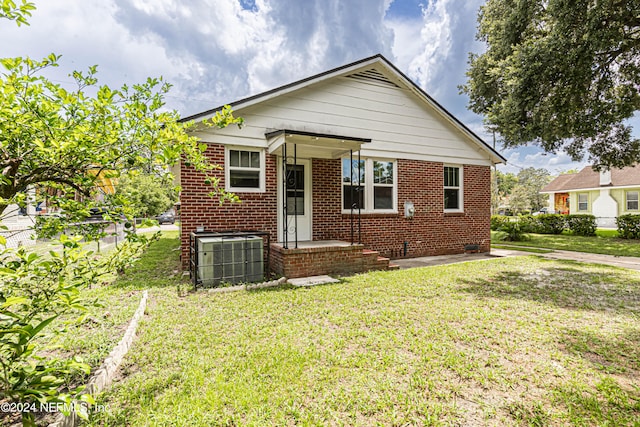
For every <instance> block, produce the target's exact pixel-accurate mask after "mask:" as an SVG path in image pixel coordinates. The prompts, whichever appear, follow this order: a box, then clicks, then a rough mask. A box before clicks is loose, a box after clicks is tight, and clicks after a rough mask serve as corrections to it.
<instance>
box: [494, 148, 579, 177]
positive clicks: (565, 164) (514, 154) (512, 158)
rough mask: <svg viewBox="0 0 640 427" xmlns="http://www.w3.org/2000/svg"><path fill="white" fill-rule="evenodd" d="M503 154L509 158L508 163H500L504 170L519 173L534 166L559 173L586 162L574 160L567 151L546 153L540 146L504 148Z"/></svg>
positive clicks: (501, 169)
mask: <svg viewBox="0 0 640 427" xmlns="http://www.w3.org/2000/svg"><path fill="white" fill-rule="evenodd" d="M502 155H503V156H504V157H506V158H507V164H506V165H499V166H498V169H499V170H500V171H502V172H512V173H515V174H517V173H518V172H519V171H520V170H522V169H525V168H529V167H533V168H544V169H547V170H548V171H549V172H551V174H552V175H559V174H561V173H564V172H566V171H568V170H570V169H578V170H579V169H582V168H583V167H585V166H586V165H587V163H586V162H584V161H583V162H574V161H572V160H571V157H569V156H568V155H567V154H565V153H557V154H550V153H545V152H544V151H542V150H541V149H540V148H538V147H533V146H528V147H518V148H510V149H506V150H502Z"/></svg>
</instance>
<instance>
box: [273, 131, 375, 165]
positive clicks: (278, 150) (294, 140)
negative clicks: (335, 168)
mask: <svg viewBox="0 0 640 427" xmlns="http://www.w3.org/2000/svg"><path fill="white" fill-rule="evenodd" d="M265 138H267V142H268V144H269V154H275V155H278V156H282V152H283V145H284V144H285V143H286V144H295V145H296V147H297V148H296V154H297V157H300V158H308V159H311V158H315V159H337V158H340V157H341V156H343V155H344V154H346V153H349V152H350V151H351V150H353V151H359V150H360V148H361V147H362V144H367V143H370V142H371V139H369V138H358V137H351V136H341V135H331V134H326V133H316V132H307V131H299V130H290V129H280V130H276V131H272V132H267V133H266V134H265ZM289 154H292V153H289Z"/></svg>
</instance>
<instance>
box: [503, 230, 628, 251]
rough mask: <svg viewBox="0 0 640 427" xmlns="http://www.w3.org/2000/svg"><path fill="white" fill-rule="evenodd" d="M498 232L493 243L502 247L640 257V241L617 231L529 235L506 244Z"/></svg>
mask: <svg viewBox="0 0 640 427" xmlns="http://www.w3.org/2000/svg"><path fill="white" fill-rule="evenodd" d="M497 234H498V233H497V232H496V231H492V232H491V241H492V242H493V243H495V244H496V245H499V246H501V247H504V246H524V247H532V248H545V249H559V250H565V251H577V252H590V253H594V254H605V255H617V256H635V257H640V241H638V240H630V239H619V238H618V237H616V236H617V232H616V231H615V230H598V231H597V236H594V237H584V236H573V235H571V234H568V233H566V232H565V233H563V234H558V235H554V234H534V233H527V235H528V236H529V239H528V240H524V241H521V242H505V241H501V240H498V238H497Z"/></svg>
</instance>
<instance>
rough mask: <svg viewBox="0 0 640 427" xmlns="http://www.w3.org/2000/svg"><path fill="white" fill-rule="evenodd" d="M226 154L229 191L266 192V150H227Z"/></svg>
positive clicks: (227, 187) (227, 186) (226, 176)
mask: <svg viewBox="0 0 640 427" xmlns="http://www.w3.org/2000/svg"><path fill="white" fill-rule="evenodd" d="M225 154H226V156H225V157H226V159H225V164H226V168H225V170H226V174H225V178H226V189H227V190H228V191H233V192H260V191H264V174H265V172H264V150H259V149H255V150H252V149H246V148H242V149H240V148H227V149H226V150H225Z"/></svg>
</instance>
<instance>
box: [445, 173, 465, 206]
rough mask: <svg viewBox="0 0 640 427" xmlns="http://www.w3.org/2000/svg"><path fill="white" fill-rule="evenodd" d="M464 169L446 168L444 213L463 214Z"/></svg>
mask: <svg viewBox="0 0 640 427" xmlns="http://www.w3.org/2000/svg"><path fill="white" fill-rule="evenodd" d="M462 207H463V200H462V168H461V167H459V166H445V167H444V211H445V212H462V211H463V209H462Z"/></svg>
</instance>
